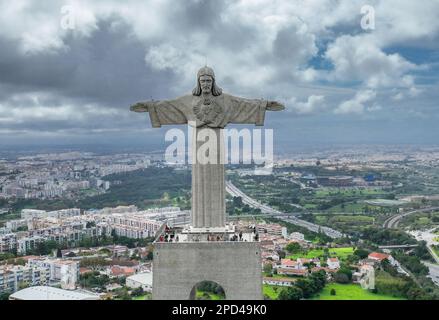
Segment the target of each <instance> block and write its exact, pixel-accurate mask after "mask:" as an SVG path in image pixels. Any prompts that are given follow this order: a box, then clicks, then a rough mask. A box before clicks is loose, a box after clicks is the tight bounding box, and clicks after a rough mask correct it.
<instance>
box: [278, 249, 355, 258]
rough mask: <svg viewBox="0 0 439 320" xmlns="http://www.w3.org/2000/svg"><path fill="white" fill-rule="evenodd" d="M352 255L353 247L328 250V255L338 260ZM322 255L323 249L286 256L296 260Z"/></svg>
mask: <svg viewBox="0 0 439 320" xmlns="http://www.w3.org/2000/svg"><path fill="white" fill-rule="evenodd" d="M353 253H354V248H353V247H345V248H330V249H329V255H330V256H331V257H338V258H339V259H340V260H344V259H346V258H347V256H349V255H351V254H353ZM323 254H324V251H323V249H313V250H310V251H308V252H307V253H297V254H293V255H290V256H287V258H289V259H297V258H308V259H312V258H320V257H322V256H323Z"/></svg>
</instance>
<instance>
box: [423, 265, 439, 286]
mask: <svg viewBox="0 0 439 320" xmlns="http://www.w3.org/2000/svg"><path fill="white" fill-rule="evenodd" d="M422 263H423V264H424V265H426V266H427V267H428V269H429V270H430V273H429V277H430V278H431V280H433V282H434V283H435V284H436V285H437V286H439V265H437V264H434V263H430V262H426V261H423V262H422Z"/></svg>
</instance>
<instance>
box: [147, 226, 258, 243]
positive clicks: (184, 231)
mask: <svg viewBox="0 0 439 320" xmlns="http://www.w3.org/2000/svg"><path fill="white" fill-rule="evenodd" d="M160 242H259V235H258V233H257V231H256V227H255V226H243V225H236V224H232V223H229V224H226V225H225V227H202V228H195V227H193V226H190V225H187V226H184V227H169V226H164V228H162V229H161V230H160V231H159V232H158V234H157V235H156V240H155V241H154V243H160Z"/></svg>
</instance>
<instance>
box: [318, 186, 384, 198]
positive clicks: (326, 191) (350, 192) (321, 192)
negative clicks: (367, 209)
mask: <svg viewBox="0 0 439 320" xmlns="http://www.w3.org/2000/svg"><path fill="white" fill-rule="evenodd" d="M378 194H386V192H385V191H383V190H380V189H372V188H367V189H366V188H365V189H354V188H319V189H318V190H317V191H316V193H315V196H316V197H322V198H326V197H328V196H348V197H352V196H357V197H359V196H366V195H378Z"/></svg>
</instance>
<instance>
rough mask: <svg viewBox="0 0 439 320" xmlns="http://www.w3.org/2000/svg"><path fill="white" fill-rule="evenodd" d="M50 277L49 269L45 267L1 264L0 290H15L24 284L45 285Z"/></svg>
mask: <svg viewBox="0 0 439 320" xmlns="http://www.w3.org/2000/svg"><path fill="white" fill-rule="evenodd" d="M49 278H50V272H49V269H47V268H44V267H31V266H29V265H27V266H15V265H14V266H11V265H6V266H0V292H15V291H18V290H19V289H20V286H22V285H28V286H37V285H45V284H47V283H48V282H49Z"/></svg>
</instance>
